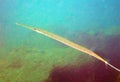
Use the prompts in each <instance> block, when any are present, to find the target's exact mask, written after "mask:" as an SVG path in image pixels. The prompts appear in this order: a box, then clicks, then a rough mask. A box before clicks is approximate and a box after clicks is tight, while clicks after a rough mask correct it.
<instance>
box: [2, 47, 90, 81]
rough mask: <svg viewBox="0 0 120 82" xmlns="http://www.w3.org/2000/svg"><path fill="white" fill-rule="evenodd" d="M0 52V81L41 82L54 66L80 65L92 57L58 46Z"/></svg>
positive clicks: (19, 48) (22, 48) (21, 48)
mask: <svg viewBox="0 0 120 82" xmlns="http://www.w3.org/2000/svg"><path fill="white" fill-rule="evenodd" d="M1 50H2V49H1ZM4 51H5V52H4ZM0 53H1V54H3V55H0V82H42V81H44V80H45V79H47V78H48V75H49V73H50V71H51V69H52V68H53V67H55V66H64V65H81V64H83V63H87V62H88V61H91V59H92V58H91V57H90V56H88V55H86V54H84V53H81V52H79V51H76V50H74V49H72V48H59V47H56V48H49V49H45V50H41V49H36V48H29V47H24V46H21V47H18V48H16V49H11V50H8V51H7V50H6V49H5V50H4V49H3V50H2V51H0Z"/></svg>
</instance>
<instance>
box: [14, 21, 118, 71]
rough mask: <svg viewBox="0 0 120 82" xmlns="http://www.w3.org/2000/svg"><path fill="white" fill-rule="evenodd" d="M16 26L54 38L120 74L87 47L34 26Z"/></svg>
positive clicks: (19, 24)
mask: <svg viewBox="0 0 120 82" xmlns="http://www.w3.org/2000/svg"><path fill="white" fill-rule="evenodd" d="M16 25H18V26H21V27H25V28H28V29H31V30H33V31H35V32H37V33H39V34H43V35H45V36H47V37H49V38H52V39H54V40H56V41H59V42H61V43H63V44H65V45H67V46H70V47H72V48H74V49H76V50H79V51H81V52H84V53H86V54H88V55H91V56H93V57H95V58H96V59H98V60H100V61H102V62H104V63H105V64H107V65H108V66H110V67H112V68H113V69H115V70H117V71H118V72H120V69H118V68H116V67H115V66H113V65H112V64H110V63H109V62H107V61H106V60H105V59H104V58H102V57H100V56H99V55H98V54H96V53H95V52H93V51H91V50H89V49H87V48H85V47H83V46H81V45H78V44H76V43H73V42H72V41H69V40H67V39H65V38H63V37H61V36H58V35H56V34H53V33H50V32H48V31H45V30H43V29H38V28H35V27H32V26H28V25H25V24H21V23H16Z"/></svg>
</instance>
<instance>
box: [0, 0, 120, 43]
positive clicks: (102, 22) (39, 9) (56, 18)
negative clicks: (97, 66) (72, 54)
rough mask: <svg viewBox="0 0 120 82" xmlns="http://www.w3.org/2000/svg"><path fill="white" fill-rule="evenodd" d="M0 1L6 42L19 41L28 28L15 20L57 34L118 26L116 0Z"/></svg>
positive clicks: (117, 2) (118, 17) (0, 15)
mask: <svg viewBox="0 0 120 82" xmlns="http://www.w3.org/2000/svg"><path fill="white" fill-rule="evenodd" d="M0 3H1V5H0V24H1V31H3V34H2V36H4V37H6V38H8V39H7V40H10V41H11V40H14V39H18V41H17V42H20V41H21V39H26V38H27V37H29V35H28V33H29V31H28V30H26V29H24V28H18V27H17V26H16V25H15V23H16V22H20V23H25V24H28V25H32V26H37V27H40V28H43V29H45V30H48V31H51V32H55V33H58V34H60V35H61V36H65V35H69V34H71V35H72V33H74V32H76V31H86V32H87V31H91V32H96V31H97V32H98V31H101V30H102V31H103V32H106V31H110V29H111V28H114V30H115V29H118V28H120V27H119V26H120V23H119V19H120V11H119V5H120V2H119V1H116V0H100V1H96V0H80V1H78V0H69V1H67V0H66V1H64V0H61V1H58V0H32V1H31V0H30V1H26V0H10V1H9V0H4V1H1V2H0ZM30 34H31V35H32V33H30ZM33 34H34V33H33ZM31 38H32V37H31ZM5 41H6V39H5Z"/></svg>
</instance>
